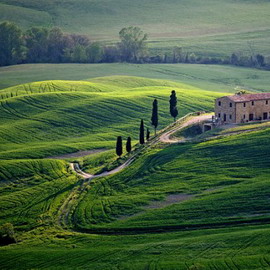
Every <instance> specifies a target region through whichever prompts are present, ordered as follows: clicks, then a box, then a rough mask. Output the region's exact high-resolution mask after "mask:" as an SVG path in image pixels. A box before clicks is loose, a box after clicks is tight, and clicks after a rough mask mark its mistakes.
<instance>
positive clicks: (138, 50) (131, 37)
mask: <svg viewBox="0 0 270 270" xmlns="http://www.w3.org/2000/svg"><path fill="white" fill-rule="evenodd" d="M119 37H120V43H119V44H118V46H119V49H120V53H121V56H122V60H124V61H127V62H137V61H139V60H140V59H141V58H142V57H143V56H144V55H145V53H146V40H147V34H144V33H143V31H142V30H141V29H140V28H139V27H134V26H130V27H127V28H123V29H122V30H121V31H120V32H119Z"/></svg>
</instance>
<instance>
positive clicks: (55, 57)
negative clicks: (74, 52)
mask: <svg viewBox="0 0 270 270" xmlns="http://www.w3.org/2000/svg"><path fill="white" fill-rule="evenodd" d="M69 43H70V38H69V36H65V35H64V33H63V32H62V30H61V29H60V28H58V27H54V28H52V29H50V31H49V37H48V58H49V62H52V63H61V62H63V60H64V54H65V50H66V49H67V47H68V44H69Z"/></svg>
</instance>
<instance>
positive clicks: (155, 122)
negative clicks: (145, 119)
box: [151, 99, 158, 135]
mask: <svg viewBox="0 0 270 270" xmlns="http://www.w3.org/2000/svg"><path fill="white" fill-rule="evenodd" d="M151 121H152V126H154V128H155V135H156V131H157V126H158V102H157V99H155V100H154V102H153V109H152V118H151Z"/></svg>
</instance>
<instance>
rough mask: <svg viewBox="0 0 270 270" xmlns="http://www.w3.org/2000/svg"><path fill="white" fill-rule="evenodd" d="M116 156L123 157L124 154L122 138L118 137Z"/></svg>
mask: <svg viewBox="0 0 270 270" xmlns="http://www.w3.org/2000/svg"><path fill="white" fill-rule="evenodd" d="M116 154H117V156H119V157H121V155H122V154H123V145H122V137H121V136H118V137H117V141H116Z"/></svg>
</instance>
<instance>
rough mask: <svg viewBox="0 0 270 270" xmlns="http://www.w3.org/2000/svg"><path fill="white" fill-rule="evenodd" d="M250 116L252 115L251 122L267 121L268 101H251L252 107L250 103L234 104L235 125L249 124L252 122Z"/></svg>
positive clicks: (268, 113) (269, 112)
mask: <svg viewBox="0 0 270 270" xmlns="http://www.w3.org/2000/svg"><path fill="white" fill-rule="evenodd" d="M267 103H268V104H267ZM244 104H245V105H244ZM264 113H265V115H264ZM250 115H253V120H266V119H269V116H270V101H268V102H267V100H257V101H253V105H252V101H248V102H239V103H236V123H243V122H249V121H250V120H252V119H251V118H250Z"/></svg>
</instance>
